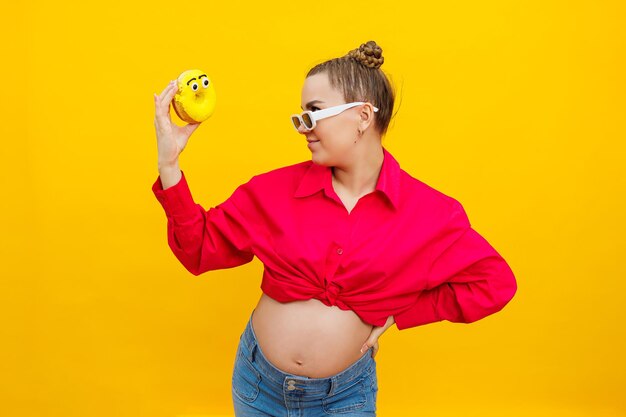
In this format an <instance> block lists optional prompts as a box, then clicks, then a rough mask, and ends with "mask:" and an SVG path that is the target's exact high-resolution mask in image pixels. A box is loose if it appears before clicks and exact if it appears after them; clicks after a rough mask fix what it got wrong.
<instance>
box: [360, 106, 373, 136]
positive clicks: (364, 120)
mask: <svg viewBox="0 0 626 417" xmlns="http://www.w3.org/2000/svg"><path fill="white" fill-rule="evenodd" d="M372 123H374V106H372V104H371V103H366V104H365V105H363V106H361V111H359V129H360V130H361V131H365V130H366V129H367V128H368V127H369V126H370V125H371V124H372Z"/></svg>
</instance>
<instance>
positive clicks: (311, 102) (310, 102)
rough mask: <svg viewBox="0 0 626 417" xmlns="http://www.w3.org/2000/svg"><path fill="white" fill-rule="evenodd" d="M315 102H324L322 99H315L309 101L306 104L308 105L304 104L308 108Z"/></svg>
mask: <svg viewBox="0 0 626 417" xmlns="http://www.w3.org/2000/svg"><path fill="white" fill-rule="evenodd" d="M315 103H323V101H320V100H313V101H309V102H308V103H307V104H306V106H304V107H306V108H307V109H308V108H310V107H311V105H313V104H315ZM300 108H301V109H302V106H300ZM302 110H304V109H302Z"/></svg>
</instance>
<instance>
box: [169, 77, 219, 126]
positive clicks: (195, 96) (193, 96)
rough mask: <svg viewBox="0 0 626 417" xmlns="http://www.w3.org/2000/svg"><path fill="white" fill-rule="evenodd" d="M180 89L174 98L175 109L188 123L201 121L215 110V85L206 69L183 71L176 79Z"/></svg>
mask: <svg viewBox="0 0 626 417" xmlns="http://www.w3.org/2000/svg"><path fill="white" fill-rule="evenodd" d="M176 81H177V84H178V91H177V92H176V95H174V98H173V99H172V105H173V107H174V111H175V112H176V114H177V115H178V117H180V119H181V120H184V121H185V122H187V123H201V122H203V121H205V120H206V119H208V118H209V117H211V115H212V114H213V111H214V110H215V99H216V96H215V87H214V86H213V83H212V82H211V80H210V79H209V77H208V76H207V75H206V73H205V72H204V71H201V70H198V69H192V70H187V71H183V72H182V73H181V74H180V75H179V76H178V79H177V80H176Z"/></svg>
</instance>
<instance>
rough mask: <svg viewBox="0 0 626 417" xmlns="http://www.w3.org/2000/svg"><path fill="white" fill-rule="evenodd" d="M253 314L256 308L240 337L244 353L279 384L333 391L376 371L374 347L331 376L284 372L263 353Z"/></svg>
mask: <svg viewBox="0 0 626 417" xmlns="http://www.w3.org/2000/svg"><path fill="white" fill-rule="evenodd" d="M253 314H254V310H253V311H252V313H251V314H250V318H249V319H248V324H247V325H246V328H245V330H244V331H243V334H242V335H241V339H240V343H244V344H245V347H246V350H247V352H244V355H247V356H248V359H249V360H250V362H252V363H254V366H255V367H256V368H258V370H259V371H260V372H261V373H262V374H263V375H264V376H265V377H266V378H269V379H271V380H273V381H274V382H275V383H277V384H280V385H283V386H285V387H287V384H291V385H294V384H295V386H296V387H299V388H305V389H306V391H307V392H309V393H312V391H313V392H315V391H319V392H323V393H332V392H333V391H334V390H336V389H337V388H338V387H340V386H341V385H344V384H347V383H348V382H350V381H352V380H353V379H355V378H360V377H361V376H363V375H369V373H371V372H374V371H375V361H374V358H373V357H372V349H371V348H370V349H368V350H367V352H365V353H364V354H363V355H362V356H361V357H360V358H359V359H358V360H357V361H356V362H354V363H353V364H352V365H350V366H349V367H348V368H346V369H344V370H343V371H341V372H339V373H337V374H335V375H332V376H329V377H325V378H310V377H307V376H302V375H294V374H290V373H286V372H283V371H281V370H280V369H278V368H276V367H275V366H274V365H273V364H272V363H270V362H269V361H268V360H267V358H266V357H265V355H263V352H262V351H261V348H260V347H259V345H258V342H257V338H256V334H255V333H254V329H253V327H252V316H253ZM292 389H293V388H292Z"/></svg>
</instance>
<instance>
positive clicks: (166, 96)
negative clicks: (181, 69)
mask: <svg viewBox="0 0 626 417" xmlns="http://www.w3.org/2000/svg"><path fill="white" fill-rule="evenodd" d="M177 91H178V84H177V83H176V82H174V83H173V84H170V85H168V86H167V88H166V89H165V90H164V91H163V94H162V97H161V98H160V102H161V105H162V106H164V105H165V104H168V105H169V103H170V101H172V97H174V94H176V92H177Z"/></svg>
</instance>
